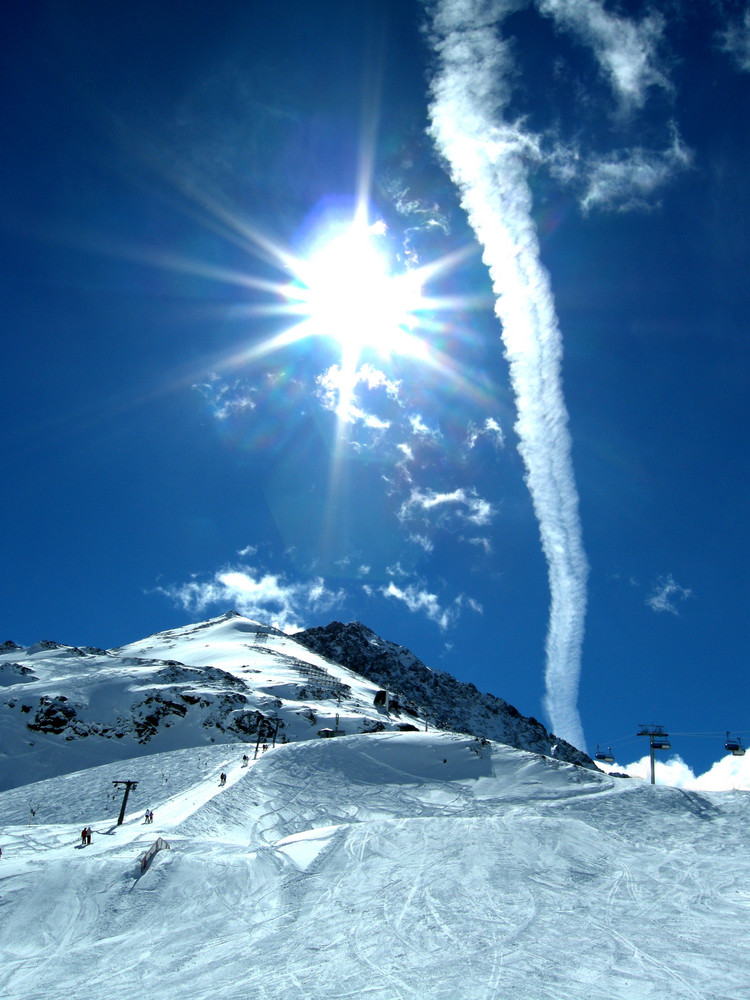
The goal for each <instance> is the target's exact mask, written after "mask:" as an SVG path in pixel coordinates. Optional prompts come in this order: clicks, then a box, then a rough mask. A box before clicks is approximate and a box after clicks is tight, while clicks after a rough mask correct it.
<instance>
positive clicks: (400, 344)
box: [299, 222, 424, 364]
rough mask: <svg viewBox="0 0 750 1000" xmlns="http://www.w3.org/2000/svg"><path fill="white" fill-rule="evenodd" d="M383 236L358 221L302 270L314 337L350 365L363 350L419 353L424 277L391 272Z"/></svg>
mask: <svg viewBox="0 0 750 1000" xmlns="http://www.w3.org/2000/svg"><path fill="white" fill-rule="evenodd" d="M384 235H385V226H384V225H383V224H382V223H375V224H373V225H369V226H368V225H365V224H362V223H357V222H355V223H353V224H351V225H350V226H348V227H347V228H345V229H343V230H342V231H339V232H336V233H334V234H333V235H332V236H330V238H327V239H326V240H325V241H324V242H323V243H322V244H321V245H319V246H318V247H316V248H315V249H314V251H313V252H312V254H311V255H310V257H309V258H308V259H307V260H305V261H303V262H301V263H300V265H299V279H300V283H301V288H300V305H301V308H302V309H303V310H304V312H305V314H306V316H307V321H308V323H309V325H310V327H311V332H314V333H315V334H316V335H319V336H324V337H331V338H332V339H333V340H335V341H337V342H338V343H339V344H340V346H341V352H342V360H343V361H344V362H345V363H348V364H356V363H357V361H358V360H359V358H360V357H361V355H362V353H363V352H364V351H365V350H372V351H375V352H377V353H378V354H380V355H386V356H387V355H390V354H393V353H402V354H403V353H408V354H415V353H418V352H419V349H420V343H421V342H420V341H419V340H418V339H417V338H416V337H414V336H413V335H412V333H411V330H412V328H413V327H414V325H415V323H416V317H417V313H418V311H419V309H420V308H422V307H423V304H424V303H423V297H422V286H421V280H420V275H419V274H418V273H417V272H414V271H406V272H403V273H400V274H394V273H392V271H391V268H390V266H389V260H388V253H387V248H386V246H385V245H384Z"/></svg>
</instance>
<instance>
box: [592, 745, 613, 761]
mask: <svg viewBox="0 0 750 1000" xmlns="http://www.w3.org/2000/svg"><path fill="white" fill-rule="evenodd" d="M594 759H595V760H601V761H604V763H605V764H614V762H615V758H614V755H613V754H612V747H607V750H606V752H605V751H604V750H600V749H599V744H598V743H597V745H596V753H595V754H594Z"/></svg>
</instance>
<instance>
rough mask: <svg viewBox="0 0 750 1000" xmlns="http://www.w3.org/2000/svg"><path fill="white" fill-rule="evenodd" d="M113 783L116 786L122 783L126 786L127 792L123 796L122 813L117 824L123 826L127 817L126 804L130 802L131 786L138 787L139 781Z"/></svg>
mask: <svg viewBox="0 0 750 1000" xmlns="http://www.w3.org/2000/svg"><path fill="white" fill-rule="evenodd" d="M112 784H113V785H114V786H115V788H119V786H120V785H124V786H125V793H124V795H123V797H122V806H121V808H120V815H119V817H118V819H117V825H118V826H122V821H123V820H124V819H125V806H126V805H127V804H128V795H130V790H131V788H137V787H138V782H137V781H113V782H112Z"/></svg>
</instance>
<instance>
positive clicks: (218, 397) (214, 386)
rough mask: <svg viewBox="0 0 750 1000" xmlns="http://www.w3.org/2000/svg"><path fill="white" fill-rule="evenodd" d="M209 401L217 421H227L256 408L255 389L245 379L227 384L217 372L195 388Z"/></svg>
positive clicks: (212, 373) (194, 387)
mask: <svg viewBox="0 0 750 1000" xmlns="http://www.w3.org/2000/svg"><path fill="white" fill-rule="evenodd" d="M193 389H195V390H196V392H199V393H200V394H201V395H202V396H203V398H204V399H205V400H206V401H207V403H208V405H209V408H210V410H211V412H212V414H213V416H214V417H215V418H216V419H217V420H221V421H223V420H227V419H228V418H229V417H233V416H237V415H238V414H245V413H249V412H251V411H252V410H254V409H255V407H256V405H257V404H256V401H255V398H254V397H255V389H254V387H252V386H251V385H249V384H248V383H247V382H246V381H245V380H244V379H235V380H234V381H233V382H225V381H224V380H223V379H222V378H220V377H219V376H218V375H217V374H216V373H215V372H211V373H210V374H209V375H208V377H207V379H206V381H205V382H199V383H196V384H195V385H194V386H193Z"/></svg>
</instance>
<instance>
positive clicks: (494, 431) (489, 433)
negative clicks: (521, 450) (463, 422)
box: [466, 417, 505, 449]
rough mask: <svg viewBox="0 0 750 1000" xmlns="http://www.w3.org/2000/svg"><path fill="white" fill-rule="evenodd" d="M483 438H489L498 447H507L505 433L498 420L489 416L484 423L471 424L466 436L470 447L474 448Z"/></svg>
mask: <svg viewBox="0 0 750 1000" xmlns="http://www.w3.org/2000/svg"><path fill="white" fill-rule="evenodd" d="M481 438H486V439H487V440H489V441H490V442H491V443H492V444H493V445H494V446H495V447H496V448H498V449H500V448H504V447H505V435H504V434H503V429H502V427H501V426H500V424H499V423H498V422H497V420H493V418H492V417H487V419H486V420H485V422H484V424H483V425H482V426H481V427H478V426H477V425H476V424H469V432H468V434H467V436H466V444H467V446H468V448H469V449H471V448H474V447H475V445H476V443H477V441H479V440H480V439H481Z"/></svg>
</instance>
